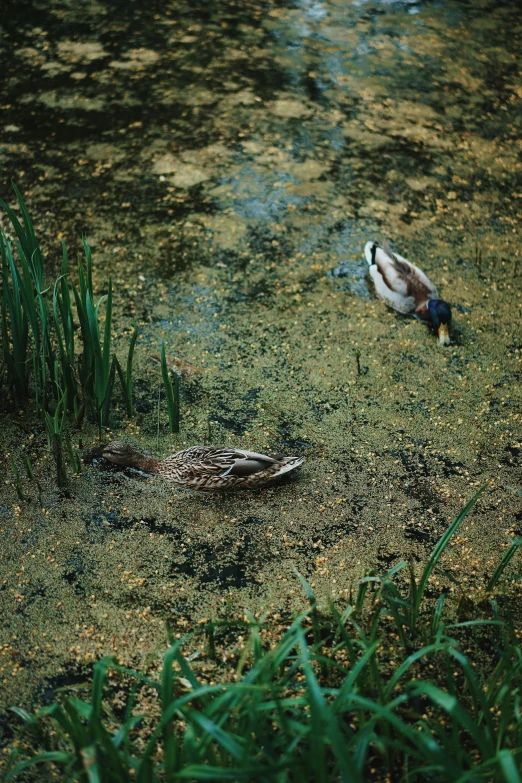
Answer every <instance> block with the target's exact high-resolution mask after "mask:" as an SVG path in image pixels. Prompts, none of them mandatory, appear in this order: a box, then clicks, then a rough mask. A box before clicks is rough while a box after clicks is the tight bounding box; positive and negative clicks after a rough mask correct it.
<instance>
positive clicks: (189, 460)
mask: <svg viewBox="0 0 522 783" xmlns="http://www.w3.org/2000/svg"><path fill="white" fill-rule="evenodd" d="M170 459H175V460H176V463H177V464H178V465H179V464H180V463H181V464H183V465H184V466H187V467H188V466H190V467H191V469H192V470H194V471H195V472H197V473H199V474H201V475H208V476H251V475H252V474H254V473H259V472H260V471H262V470H265V469H266V468H268V467H269V466H270V465H275V464H277V463H278V462H279V460H277V459H274V457H269V456H268V455H267V454H257V453H256V452H255V451H245V450H239V449H227V448H216V447H214V446H193V447H192V448H190V449H186V450H185V451H181V452H179V454H175V455H174V457H171V458H170Z"/></svg>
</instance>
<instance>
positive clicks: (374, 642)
mask: <svg viewBox="0 0 522 783" xmlns="http://www.w3.org/2000/svg"><path fill="white" fill-rule="evenodd" d="M477 499H478V495H476V496H475V497H474V498H472V500H471V501H470V503H468V505H467V506H466V507H465V509H463V511H462V512H461V513H460V514H459V515H458V516H457V518H456V519H455V521H454V522H453V523H452V524H451V525H450V526H449V528H448V530H447V531H446V534H445V535H444V536H443V537H442V538H441V540H440V541H439V543H438V544H437V546H436V547H435V548H434V550H433V552H432V554H431V556H430V558H429V560H428V562H427V564H426V567H425V569H424V571H423V574H422V576H421V579H420V581H419V582H418V583H417V582H416V581H415V579H413V582H414V585H412V580H411V579H405V578H404V575H405V566H406V565H407V564H404V563H400V564H398V565H397V566H395V567H394V568H393V569H391V570H390V571H388V572H387V574H385V575H384V576H381V577H370V576H366V577H364V580H366V581H364V580H361V583H360V584H359V591H358V594H357V605H349V606H347V607H345V609H344V610H343V611H340V610H339V609H337V608H336V607H334V606H333V605H332V606H331V607H330V609H329V610H328V611H319V608H318V605H317V601H316V598H315V595H314V593H313V591H312V589H311V587H310V585H309V584H308V583H307V582H306V580H304V579H303V578H302V577H299V579H300V581H301V584H302V586H303V589H304V591H305V594H306V597H307V601H308V605H309V608H308V609H307V611H305V612H304V613H303V614H302V615H300V616H298V617H296V618H295V620H294V621H293V622H292V623H291V624H290V625H289V627H287V629H286V631H285V632H284V633H283V634H282V636H281V637H280V638H279V640H278V641H277V643H276V644H274V636H273V633H272V632H271V630H272V629H271V628H270V625H269V624H268V623H267V622H266V621H265V620H263V619H260V620H257V619H255V618H254V617H252V615H249V614H247V615H246V616H245V617H244V619H238V620H234V621H219V622H209V623H207V624H204V625H202V624H199V625H197V626H196V627H195V628H194V630H193V632H192V633H191V634H190V635H189V637H185V639H180V640H178V641H176V642H174V643H173V642H172V641H171V647H170V649H169V650H168V652H167V653H166V654H165V656H164V658H163V665H162V670H161V673H160V674H159V676H158V677H157V678H154V677H150V676H145V675H144V674H141V673H140V672H136V671H133V670H130V669H128V668H126V667H123V666H120V665H119V664H117V662H116V661H114V660H113V659H112V658H104V659H102V660H100V661H99V662H98V663H96V664H95V666H94V670H93V680H92V688H91V695H90V698H89V699H88V700H86V701H84V700H81V699H78V698H73V697H66V698H64V699H63V700H62V701H56V702H55V703H53V704H51V705H50V706H47V707H43V708H42V709H40V710H39V711H38V712H37V713H36V714H29V713H27V712H26V711H24V710H23V709H21V708H14V709H13V711H14V712H15V713H16V715H17V716H18V718H19V719H20V720H21V722H22V724H23V725H24V726H25V728H26V735H25V739H26V740H27V739H28V738H29V737H30V736H31V735H32V736H33V738H34V739H33V742H37V743H38V745H39V751H38V752H36V753H35V754H34V755H33V756H30V757H28V758H25V757H22V756H21V753H22V750H21V749H22V748H23V747H24V743H22V742H20V741H17V742H15V743H14V744H13V746H12V748H11V755H10V758H9V760H8V769H7V772H6V776H5V780H6V783H8V781H11V780H13V779H15V778H16V777H17V776H18V775H19V774H20V773H22V772H23V771H24V770H27V769H28V768H30V767H34V766H37V765H42V766H47V765H49V764H52V765H54V770H55V775H56V773H58V774H59V775H61V776H62V777H63V775H66V779H68V780H81V781H88V780H100V781H101V780H103V781H106V782H107V783H113V782H114V783H120V781H128V780H130V779H132V780H137V781H142V783H145V781H147V783H159V782H160V781H166V782H167V783H173V782H174V781H177V780H191V781H203V780H207V781H210V780H211V781H219V780H230V781H256V782H258V783H265V781H271V780H273V781H275V782H276V783H291V782H292V783H293V781H310V782H312V781H313V783H327V782H328V781H337V780H340V781H348V782H349V783H352V782H353V783H365V782H366V781H369V780H374V781H385V780H394V781H401V783H416V781H418V783H421V781H422V782H423V783H424V781H454V783H457V781H460V782H461V783H465V781H475V782H476V783H478V782H479V781H483V782H484V783H490V782H491V781H493V782H494V783H512V782H513V783H517V782H518V781H520V773H519V770H520V768H521V765H522V714H521V696H520V694H521V692H522V647H521V644H520V642H519V639H518V635H517V631H516V629H515V628H514V626H513V624H512V623H511V621H510V617H509V612H507V610H506V612H505V614H504V615H503V616H502V615H501V610H500V609H499V607H498V605H497V604H496V602H494V601H493V602H492V603H491V612H492V615H493V617H492V619H491V618H486V617H484V616H483V610H482V609H479V608H478V607H475V609H476V614H477V615H480V616H475V617H473V618H472V619H470V620H467V621H465V622H461V623H454V624H445V623H444V621H443V614H445V613H447V612H449V611H450V609H449V599H447V600H446V601H445V600H444V599H442V600H441V598H439V599H438V600H437V601H436V602H435V604H433V602H431V601H428V600H427V599H426V589H425V588H426V583H427V581H428V578H429V573H431V572H432V571H433V569H434V568H435V565H436V563H437V562H438V560H439V559H440V557H441V555H442V553H443V551H444V548H445V546H447V542H448V541H449V539H450V538H451V535H453V533H454V532H455V530H456V529H457V528H458V525H459V524H460V522H461V521H462V519H463V518H464V516H465V515H466V514H467V513H469V512H470V510H471V508H472V505H473V504H474V503H475V502H476V501H477ZM516 543H517V544H518V542H516ZM512 556H513V555H511V557H512ZM510 559H511V558H510ZM508 562H509V560H508V559H507V557H506V555H505V556H504V558H503V559H502V561H501V564H499V568H498V569H497V570H496V571H495V575H500V574H501V573H502V572H503V570H504V568H505V566H506V565H507V563H508ZM501 566H502V567H501ZM427 575H428V576H427ZM370 579H372V580H374V581H369V580H370ZM493 581H494V580H493V578H492V580H490V583H491V582H493ZM497 582H498V580H497V581H495V583H494V585H493V586H496V584H497ZM369 586H372V590H368V587H369ZM363 587H364V589H361V588H363ZM392 588H393V589H392ZM390 595H391V596H392V598H393V603H394V604H395V605H396V606H399V604H400V606H401V612H402V613H400V612H399V613H397V614H396V615H395V614H394V615H391V614H390V608H389V607H390ZM453 603H455V602H453ZM408 607H409V608H408ZM453 611H455V608H454V607H453ZM405 612H409V613H410V614H409V615H408V619H409V620H411V614H412V613H413V612H414V613H415V614H414V618H415V627H414V628H413V629H412V628H411V627H410V626H409V625H408V624H407V623H406V622H405V614H404V613H405ZM314 616H315V619H314ZM356 618H357V619H356ZM478 625H480V626H481V629H480V633H481V634H482V637H484V634H488V633H490V634H491V639H490V640H491V641H492V642H494V641H495V640H496V639H500V643H498V644H497V643H492V644H491V645H490V651H489V653H487V654H485V653H484V652H481V653H480V655H479V658H478V660H477V661H473V660H472V659H471V658H470V656H469V652H468V651H469V646H470V644H469V642H470V639H469V634H470V633H475V630H474V629H475V628H476V627H477V626H478ZM489 625H494V626H495V627H494V628H491V629H490V630H489ZM232 626H235V627H240V628H241V629H242V630H244V629H247V630H248V634H249V638H248V639H247V640H246V645H245V647H244V649H243V652H242V653H241V655H239V656H238V658H239V660H238V662H237V667H236V672H235V677H234V678H233V679H232V681H231V680H230V677H229V675H227V674H226V673H225V675H224V677H223V681H221V682H215V684H212V685H211V684H207V683H206V682H203V681H202V680H200V679H199V677H198V671H197V666H198V664H197V663H196V664H195V665H194V664H192V663H191V661H192V660H193V659H195V658H197V657H198V656H194V655H191V656H187V655H185V654H184V652H183V650H184V648H185V647H186V646H187V645H188V644H189V642H190V640H191V639H192V642H191V643H192V644H194V643H196V644H197V642H198V638H199V637H198V634H199V635H200V636H201V637H202V638H201V641H200V647H201V648H205V647H206V649H207V652H208V653H210V656H211V657H212V658H215V659H216V663H215V665H216V667H219V657H220V649H221V643H222V639H223V638H226V635H227V634H229V633H230V629H231V627H232ZM464 628H465V632H464V630H463V629H464ZM434 629H436V631H435V634H436V640H435V641H434V642H431V643H428V644H425V643H424V642H423V641H422V640H423V639H425V638H429V637H431V636H433V634H434ZM450 629H451V631H452V633H451V635H449V634H448V631H449V630H450ZM399 630H402V634H403V636H404V635H405V634H406V633H408V634H410V635H411V639H410V650H409V651H406V650H405V649H404V647H403V644H402V642H401V637H400V633H398V631H399ZM413 631H415V633H413ZM221 633H223V634H225V637H221V638H220V634H221ZM459 634H461V635H462V639H463V641H462V643H461V642H459V638H458V637H459ZM415 640H417V642H416V643H415ZM109 671H110V672H111V676H110V683H109V680H108V672H109ZM115 678H116V680H118V679H120V681H119V682H114V680H115ZM217 679H218V677H217V676H216V674H214V675H213V680H217ZM109 685H110V687H116V688H118V690H119V691H121V688H122V687H127V689H128V690H127V692H128V700H127V707H126V709H125V710H124V713H123V715H122V717H121V719H120V721H118V720H117V719H116V718H115V716H114V715H113V713H112V712H111V711H110V708H109V706H108V703H107V702H106V701H105V699H104V693H105V689H108V688H109ZM144 686H146V688H147V690H148V691H149V692H150V689H152V690H153V691H155V692H156V693H157V695H158V697H159V698H158V702H157V704H158V706H157V710H156V713H155V715H151V714H148V715H147V720H146V726H147V728H146V729H145V728H144V727H145V723H144V719H145V716H144V715H141V714H140V713H139V712H138V711H137V710H138V705H139V701H140V698H139V696H140V689H141V688H142V687H144ZM148 703H149V704H150V701H149V702H148ZM37 733H38V734H37ZM37 737H38V739H36V738H37ZM25 746H26V747H27V744H26V745H25ZM63 779H65V778H63Z"/></svg>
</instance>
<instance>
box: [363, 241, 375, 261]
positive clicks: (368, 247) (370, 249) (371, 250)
mask: <svg viewBox="0 0 522 783" xmlns="http://www.w3.org/2000/svg"><path fill="white" fill-rule="evenodd" d="M378 249H379V245H378V244H377V242H373V241H372V240H370V241H369V242H367V243H366V244H365V246H364V255H365V256H366V260H367V262H368V266H373V265H374V264H375V254H376V253H377V250H378Z"/></svg>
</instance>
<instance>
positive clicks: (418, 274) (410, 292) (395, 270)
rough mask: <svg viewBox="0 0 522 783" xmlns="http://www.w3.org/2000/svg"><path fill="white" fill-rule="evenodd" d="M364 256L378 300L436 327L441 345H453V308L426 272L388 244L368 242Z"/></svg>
mask: <svg viewBox="0 0 522 783" xmlns="http://www.w3.org/2000/svg"><path fill="white" fill-rule="evenodd" d="M364 255H365V256H366V260H367V262H368V266H369V268H370V276H371V278H372V280H373V282H374V285H375V291H376V294H377V296H378V297H380V299H383V300H384V301H385V302H386V304H387V305H389V306H390V307H393V309H394V310H398V312H399V313H404V314H405V315H412V316H414V318H419V319H420V320H421V321H425V322H426V323H428V324H431V325H432V326H434V327H435V328H436V329H437V334H438V337H439V343H440V345H449V344H450V334H449V329H450V325H451V307H450V306H449V304H448V303H447V302H445V301H444V300H443V299H441V298H440V297H439V294H438V292H437V289H436V288H435V286H434V285H433V283H432V282H431V280H430V279H429V278H428V277H426V275H425V274H424V272H422V271H421V270H420V269H419V267H418V266H415V264H412V263H411V261H408V259H406V258H403V256H400V255H399V254H398V253H393V252H392V250H391V249H390V247H389V245H388V244H387V243H384V246H383V247H380V246H379V245H378V244H377V243H376V242H372V241H370V242H367V243H366V245H365V248H364Z"/></svg>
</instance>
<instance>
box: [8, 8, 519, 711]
mask: <svg viewBox="0 0 522 783" xmlns="http://www.w3.org/2000/svg"><path fill="white" fill-rule="evenodd" d="M517 5H518V4H517V3H515V2H511V3H509V2H506V3H502V2H498V3H494V2H486V1H485V0H483V1H482V2H474V3H473V4H466V3H455V2H438V3H424V2H419V3H415V2H405V3H401V2H362V1H361V2H353V3H350V2H347V0H344V2H340V1H339V2H335V1H334V0H329V1H328V2H324V3H320V2H317V3H314V2H306V1H305V0H302V2H295V3H288V4H286V3H285V4H283V3H281V4H274V3H262V2H252V3H244V2H242V3H238V4H237V5H236V4H234V3H233V2H221V3H219V4H209V3H206V2H199V3H193V2H192V3H190V4H189V3H183V2H179V1H178V2H176V3H169V2H167V3H154V2H149V3H147V4H144V3H121V4H118V3H112V4H111V6H110V8H109V7H108V6H105V5H104V4H102V3H96V2H83V3H74V4H72V3H71V4H69V3H59V2H58V3H54V4H52V9H49V7H48V6H49V4H44V3H42V4H41V5H40V8H39V10H37V11H36V12H34V13H31V14H28V13H27V9H26V8H25V7H24V5H23V4H16V5H15V6H12V7H11V8H10V13H9V16H8V18H7V20H5V19H4V20H2V25H3V27H1V28H0V47H1V49H0V57H1V58H2V60H4V61H5V59H6V58H7V62H8V63H9V67H8V68H7V69H6V70H4V71H3V72H2V73H0V80H1V82H2V84H1V89H2V114H1V118H0V123H1V126H0V131H1V136H0V148H1V156H2V164H1V165H2V169H1V180H2V183H1V195H2V196H3V197H4V198H5V197H6V196H7V197H8V198H10V194H9V189H10V181H11V180H14V181H16V182H17V183H18V184H19V186H20V187H21V189H22V190H23V192H24V195H25V197H26V200H27V203H28V207H29V210H30V212H31V214H32V215H33V216H34V218H35V223H36V226H37V230H38V233H39V236H40V237H41V240H42V245H43V247H44V249H45V252H46V257H47V263H48V267H49V272H50V273H51V272H54V271H55V270H56V269H57V268H58V265H59V257H60V250H59V244H60V241H61V240H62V239H65V240H66V242H67V244H68V245H69V247H70V249H71V251H72V250H73V249H74V250H76V249H77V248H79V241H80V236H81V234H82V233H86V234H87V235H88V237H89V241H90V243H91V244H92V247H93V252H94V262H95V267H96V269H95V273H96V279H97V283H98V286H99V290H100V293H103V291H104V286H105V285H106V281H107V278H108V275H109V274H110V275H112V277H113V280H114V283H115V290H116V296H115V298H116V300H117V314H116V320H115V328H116V331H117V334H118V336H119V343H118V344H119V347H120V349H121V352H122V355H125V352H126V346H127V344H128V333H129V330H130V320H131V318H132V317H135V318H137V319H138V321H139V323H140V329H141V332H140V339H139V342H138V347H137V354H136V372H137V381H136V384H135V389H136V396H137V410H138V416H137V418H136V420H134V421H132V422H128V421H127V420H126V418H125V416H124V412H123V407H122V408H121V409H120V410H118V411H116V412H115V418H114V425H113V432H114V434H115V435H117V436H118V437H122V438H127V439H129V440H132V441H133V442H134V443H136V444H138V445H140V446H142V447H143V448H144V449H148V450H150V451H151V452H153V453H155V454H156V455H158V456H164V455H166V454H167V453H169V452H171V451H174V450H177V449H178V448H182V447H184V446H185V445H190V444H195V443H201V442H203V441H204V440H205V439H208V437H209V431H210V437H211V440H212V442H214V443H216V444H230V445H242V446H244V447H246V448H250V449H253V450H256V451H268V452H287V453H289V452H298V453H306V455H307V462H306V464H305V466H304V468H302V469H301V470H300V471H299V472H298V473H296V474H295V476H294V477H292V479H289V480H287V481H285V482H284V483H282V484H281V485H280V486H278V487H273V488H270V489H266V490H263V491H261V492H258V493H254V494H245V495H240V494H237V495H227V496H222V497H220V496H214V495H210V496H199V495H196V494H193V493H190V492H185V491H182V490H177V489H173V488H171V487H169V486H167V485H165V484H164V483H162V482H161V480H160V479H144V478H143V477H140V476H139V475H136V474H132V473H131V472H128V471H127V472H119V471H115V470H113V469H106V468H105V469H104V468H103V466H102V465H96V464H94V465H86V466H85V467H84V470H83V473H82V475H81V476H79V477H75V478H73V479H72V480H71V496H70V497H69V498H67V499H64V498H60V497H59V495H58V494H57V493H56V491H55V489H54V484H53V481H52V476H51V470H50V467H49V465H50V462H49V459H48V458H47V455H46V443H45V436H44V434H43V432H42V429H41V427H40V426H35V424H34V421H33V420H32V419H31V418H30V417H27V416H26V415H24V414H23V413H21V412H19V411H17V410H12V408H9V405H7V408H6V413H5V421H6V422H7V426H5V427H3V429H2V433H1V435H0V438H1V440H2V445H3V448H2V452H3V453H4V454H5V455H6V457H7V456H8V455H9V454H12V455H13V456H14V458H15V459H16V460H17V462H18V464H19V465H22V464H23V455H24V453H29V454H30V455H31V459H32V462H33V466H34V468H35V473H36V475H37V476H38V477H39V479H40V481H41V483H42V485H43V488H44V491H43V495H42V498H41V502H40V501H39V500H38V494H37V492H36V489H35V486H34V484H31V483H30V482H28V481H26V482H25V491H26V494H27V496H28V497H29V498H30V501H29V500H28V501H25V502H22V501H20V500H19V499H18V498H17V496H16V493H15V489H14V487H13V486H12V485H11V481H12V474H11V473H10V467H9V463H8V462H7V459H5V460H4V462H3V464H2V468H3V470H4V484H3V491H2V500H1V505H0V535H1V536H2V544H3V545H2V552H1V561H0V562H1V569H2V577H1V586H2V590H1V591H0V602H1V611H2V617H3V618H5V620H6V621H5V623H4V627H3V629H2V631H1V632H0V633H1V634H2V637H3V638H2V640H1V641H2V642H3V645H4V646H3V649H2V650H1V651H0V653H1V655H2V657H1V658H0V674H1V675H2V676H3V684H4V686H5V687H4V697H3V703H4V704H7V705H9V704H13V703H20V704H25V705H27V704H28V703H31V702H32V701H33V700H36V701H42V700H43V701H45V700H47V699H49V698H51V697H52V695H53V693H54V692H55V690H56V688H57V687H59V686H61V685H63V684H66V683H67V682H73V681H76V682H77V681H78V678H80V679H81V678H82V672H83V666H84V665H85V664H89V663H90V662H91V661H92V660H94V659H96V658H98V657H100V656H102V655H105V654H111V653H113V652H116V653H117V655H118V656H119V658H120V659H121V660H122V661H124V662H126V663H130V662H132V663H133V664H135V665H140V666H143V665H146V664H147V663H150V662H151V661H156V660H157V658H158V656H159V655H160V653H161V651H162V650H163V649H164V648H165V644H166V641H165V631H164V626H165V622H168V623H169V624H170V625H171V626H172V627H173V629H174V631H175V632H179V633H182V632H183V630H184V629H185V628H186V627H188V624H189V623H190V622H191V621H192V620H193V619H196V620H197V619H201V618H203V617H214V618H217V617H220V616H221V615H223V614H224V613H228V614H230V613H237V612H240V611H241V610H242V609H243V608H250V609H252V610H253V611H256V612H260V611H262V610H265V609H270V610H271V611H274V612H276V615H277V614H279V615H283V616H284V615H285V613H286V612H289V611H293V610H295V609H297V608H299V607H301V606H302V604H303V596H302V590H301V587H300V585H299V584H298V582H297V581H296V577H295V574H294V571H293V567H294V566H295V567H296V568H297V569H298V570H299V571H300V572H301V573H302V574H303V575H304V576H305V577H306V578H307V579H308V580H309V582H310V583H311V584H312V586H313V588H314V590H315V591H316V593H317V596H318V599H319V600H320V601H321V602H324V601H326V600H328V598H330V597H333V598H334V600H336V601H337V602H339V603H340V604H342V603H343V601H346V600H347V597H348V591H349V588H350V585H351V584H352V583H353V581H354V580H355V579H356V578H357V577H359V576H360V575H361V574H362V572H363V571H364V569H365V568H375V569H377V570H380V571H382V570H385V569H386V568H387V567H389V566H391V565H393V564H395V563H397V562H398V561H399V560H402V559H404V558H410V559H413V560H414V561H416V562H422V561H423V560H424V559H425V558H426V555H427V552H428V551H429V549H430V548H431V546H432V545H433V543H434V542H435V541H436V540H437V539H438V538H439V536H440V535H441V533H442V532H443V530H444V529H445V527H446V525H447V523H448V522H449V521H450V520H451V519H452V518H453V517H454V515H455V514H456V512H457V511H458V510H459V509H460V508H461V507H462V506H463V504H464V503H465V501H466V500H467V499H468V498H469V497H470V496H471V495H472V494H473V493H474V492H475V491H476V489H477V488H478V487H479V486H482V485H484V484H488V485H491V487H492V488H493V491H492V492H490V493H488V494H486V495H485V496H484V497H483V499H481V501H480V502H479V504H478V505H477V507H476V508H475V510H474V511H473V514H472V515H471V516H470V518H469V520H468V521H467V522H466V523H465V524H464V525H463V527H462V528H461V531H460V535H459V537H458V538H457V539H456V540H455V543H454V546H453V547H452V548H451V549H450V550H449V552H448V554H447V555H446V558H445V567H446V568H448V569H450V570H451V569H452V568H453V569H454V570H455V572H456V574H458V575H460V576H461V577H462V578H463V580H464V583H465V584H466V585H467V586H468V587H469V592H470V594H471V595H473V594H474V592H475V591H477V590H478V589H479V588H480V586H482V585H483V584H484V575H490V574H491V572H492V570H493V568H494V566H495V565H496V563H497V562H498V560H499V558H500V556H501V554H502V552H503V551H504V547H505V546H506V544H507V543H508V542H509V541H510V540H511V537H512V534H513V533H517V534H521V533H522V527H521V525H522V522H521V520H522V511H521V507H520V499H519V498H517V497H516V496H515V495H514V494H512V493H510V492H509V491H508V490H506V489H505V487H508V486H519V487H520V449H521V448H522V444H521V439H522V436H521V431H520V377H521V365H520V362H521V351H522V337H521V332H520V306H521V303H522V299H521V294H520V290H519V289H520V275H521V269H520V256H519V252H520V251H519V244H520V243H519V235H518V233H517V232H518V229H519V225H520V198H521V197H522V194H521V193H520V192H519V191H520V172H521V162H520V123H521V99H522V80H521V78H520V77H521V74H520V65H519V64H517V57H518V55H519V52H520V43H521V41H520V38H521V23H520V21H519V12H518V8H517ZM217 6H218V7H217ZM13 47H14V48H13ZM369 238H376V239H384V238H389V239H390V240H391V241H392V242H393V245H394V247H395V248H396V249H397V251H398V252H400V253H402V254H403V255H405V256H407V257H409V258H411V260H413V261H415V262H417V263H419V264H420V265H421V266H422V268H423V269H424V270H425V271H426V272H427V273H428V274H429V276H430V277H431V278H432V279H433V281H434V282H435V283H436V284H437V286H438V288H439V291H440V293H441V295H442V296H443V297H444V298H446V299H447V300H449V301H450V302H451V303H452V305H453V308H454V328H453V341H452V345H451V346H450V347H449V348H447V349H443V348H441V347H440V346H438V344H437V341H436V339H435V337H434V336H433V335H432V334H430V332H429V330H428V329H427V328H425V327H424V326H423V325H422V324H420V323H418V322H415V321H413V320H409V319H406V318H403V317H401V316H399V315H397V314H396V313H394V312H391V311H389V310H388V309H387V308H386V306H385V305H384V304H383V303H382V302H380V301H378V300H376V299H375V297H374V295H373V291H372V289H371V286H370V285H369V283H368V280H367V278H366V262H365V260H364V256H363V248H364V244H365V242H366V241H367V240H368V239H369ZM161 339H164V340H165V342H166V346H167V352H168V354H170V355H171V356H176V357H179V358H181V359H182V360H183V361H185V362H187V363H188V364H191V365H194V366H196V367H197V368H199V369H201V372H200V373H199V374H194V375H193V376H190V377H189V378H187V380H186V381H184V386H183V400H182V433H181V435H180V436H179V437H177V436H176V437H173V436H170V435H168V434H167V414H166V410H165V409H164V407H162V409H161V419H160V421H161V432H160V437H159V440H158V439H157V436H156V431H157V397H158V388H159V384H160V375H159V372H158V369H157V367H156V366H155V365H154V364H153V363H152V362H151V360H150V356H151V354H154V353H158V346H159V344H160V341H161ZM357 349H359V350H360V365H361V372H360V374H359V373H358V370H357V362H356V356H355V352H356V350H357ZM108 437H111V433H108ZM78 438H79V436H78V435H75V440H76V442H78ZM96 438H97V434H96V431H95V429H94V428H93V429H87V430H86V431H84V432H83V433H81V439H82V442H83V444H84V445H86V446H90V445H92V444H94V443H95V442H96ZM512 568H513V571H514V572H515V571H516V568H517V561H516V560H515V561H514V562H513V565H512ZM463 571H464V573H465V575H464V576H462V574H463ZM78 672H80V674H78Z"/></svg>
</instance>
